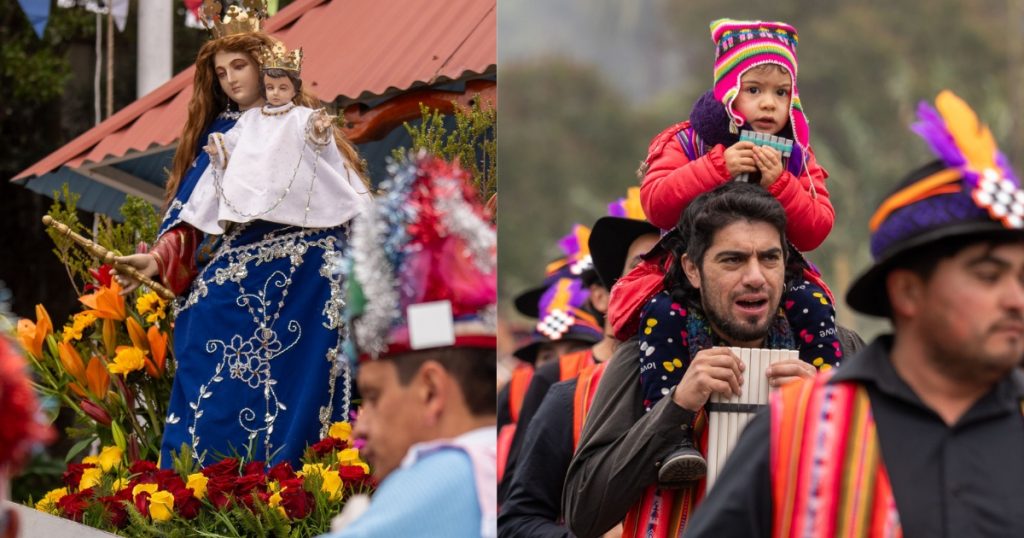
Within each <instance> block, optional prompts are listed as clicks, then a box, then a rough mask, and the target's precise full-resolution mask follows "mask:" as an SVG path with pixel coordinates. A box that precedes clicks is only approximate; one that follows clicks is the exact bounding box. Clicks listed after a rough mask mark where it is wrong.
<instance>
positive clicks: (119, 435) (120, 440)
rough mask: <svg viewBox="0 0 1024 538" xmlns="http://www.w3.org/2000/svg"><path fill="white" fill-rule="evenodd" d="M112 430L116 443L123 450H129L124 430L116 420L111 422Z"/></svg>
mask: <svg viewBox="0 0 1024 538" xmlns="http://www.w3.org/2000/svg"><path fill="white" fill-rule="evenodd" d="M110 432H111V434H113V436H114V444H115V445H117V448H120V449H121V450H122V451H125V450H128V443H127V441H125V438H124V432H123V431H121V426H119V425H118V423H117V422H116V421H114V422H111V423H110Z"/></svg>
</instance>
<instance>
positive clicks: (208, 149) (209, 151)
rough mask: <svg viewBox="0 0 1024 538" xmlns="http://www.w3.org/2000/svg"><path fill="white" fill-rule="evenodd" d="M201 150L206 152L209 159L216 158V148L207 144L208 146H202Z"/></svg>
mask: <svg viewBox="0 0 1024 538" xmlns="http://www.w3.org/2000/svg"><path fill="white" fill-rule="evenodd" d="M203 150H204V151H206V153H207V154H209V155H210V157H216V156H217V148H216V147H214V145H213V144H209V145H206V146H203Z"/></svg>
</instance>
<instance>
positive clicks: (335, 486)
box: [296, 463, 341, 501]
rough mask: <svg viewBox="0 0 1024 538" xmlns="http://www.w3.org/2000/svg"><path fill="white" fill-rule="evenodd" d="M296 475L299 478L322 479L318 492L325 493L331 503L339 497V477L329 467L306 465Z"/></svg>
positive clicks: (318, 464)
mask: <svg viewBox="0 0 1024 538" xmlns="http://www.w3.org/2000/svg"><path fill="white" fill-rule="evenodd" d="M296 474H298V475H301V476H311V475H314V474H318V475H320V478H321V479H323V483H322V484H321V486H320V490H321V491H323V492H325V493H327V494H328V495H329V496H330V498H331V500H332V501H334V500H337V499H338V498H340V497H341V475H339V474H338V472H337V471H334V470H332V469H331V468H330V467H327V466H326V465H324V464H322V463H307V464H305V465H303V466H302V470H301V471H299V472H298V473H296Z"/></svg>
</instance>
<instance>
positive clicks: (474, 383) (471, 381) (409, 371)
mask: <svg viewBox="0 0 1024 538" xmlns="http://www.w3.org/2000/svg"><path fill="white" fill-rule="evenodd" d="M393 360H394V362H395V368H396V369H397V370H398V381H399V383H401V384H402V385H403V386H404V385H408V384H409V382H410V381H412V378H413V377H415V375H416V372H418V371H419V369H420V367H421V366H423V364H424V363H425V362H427V361H434V362H436V363H438V364H440V365H441V367H442V368H444V369H445V370H446V371H447V372H448V373H449V374H450V375H451V376H452V377H454V378H455V381H456V382H457V383H458V384H459V388H460V389H461V390H462V396H463V398H465V400H466V405H467V406H468V407H469V412H470V413H472V414H473V415H474V416H483V415H496V414H497V412H498V394H497V390H496V389H495V380H496V379H497V376H498V360H497V354H496V353H495V351H494V350H493V349H483V348H475V347H443V348H438V349H425V350H422V351H414V352H411V353H405V354H403V355H401V356H398V357H394V358H393Z"/></svg>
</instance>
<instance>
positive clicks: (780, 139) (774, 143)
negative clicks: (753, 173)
mask: <svg viewBox="0 0 1024 538" xmlns="http://www.w3.org/2000/svg"><path fill="white" fill-rule="evenodd" d="M740 142H753V143H754V145H756V146H769V147H772V148H775V149H776V150H778V151H779V153H781V154H782V158H783V159H788V158H789V157H790V156H791V155H793V141H792V140H790V139H788V138H786V137H784V136H775V135H770V134H767V133H758V132H756V131H750V130H747V129H744V130H742V131H740ZM782 166H783V167H785V166H786V161H782ZM736 181H742V182H744V183H749V182H750V174H740V175H739V176H737V177H736Z"/></svg>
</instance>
